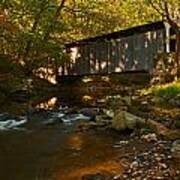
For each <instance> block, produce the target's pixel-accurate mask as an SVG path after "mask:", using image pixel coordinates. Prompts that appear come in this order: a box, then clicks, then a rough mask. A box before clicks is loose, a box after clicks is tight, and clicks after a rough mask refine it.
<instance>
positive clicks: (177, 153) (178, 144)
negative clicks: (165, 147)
mask: <svg viewBox="0 0 180 180" xmlns="http://www.w3.org/2000/svg"><path fill="white" fill-rule="evenodd" d="M171 153H172V157H173V158H174V159H176V160H177V161H180V140H176V141H174V142H173V144H172V148H171Z"/></svg>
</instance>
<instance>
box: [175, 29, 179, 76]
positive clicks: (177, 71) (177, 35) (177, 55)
mask: <svg viewBox="0 0 180 180" xmlns="http://www.w3.org/2000/svg"><path fill="white" fill-rule="evenodd" d="M179 56H180V31H178V32H177V33H176V54H175V61H176V66H177V67H176V68H177V69H176V73H177V74H176V75H177V78H180V57H179Z"/></svg>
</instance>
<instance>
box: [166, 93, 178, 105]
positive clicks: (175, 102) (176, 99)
mask: <svg viewBox="0 0 180 180" xmlns="http://www.w3.org/2000/svg"><path fill="white" fill-rule="evenodd" d="M169 103H170V104H172V105H173V106H177V107H180V94H178V95H177V96H175V97H174V98H171V99H170V100H169Z"/></svg>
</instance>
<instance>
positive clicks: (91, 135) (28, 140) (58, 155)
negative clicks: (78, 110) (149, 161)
mask: <svg viewBox="0 0 180 180" xmlns="http://www.w3.org/2000/svg"><path fill="white" fill-rule="evenodd" d="M73 129H74V125H72V126H68V127H67V126H66V125H63V124H61V126H58V127H49V128H45V129H38V130H34V131H32V132H28V133H23V132H16V133H15V132H9V133H6V134H5V133H1V132H0V145H1V148H0V162H1V163H0V170H1V171H0V179H2V180H12V179H13V180H34V179H43V180H53V179H54V180H76V179H81V176H82V175H84V174H88V173H91V172H112V170H113V171H114V172H118V171H119V170H120V168H121V166H120V164H119V163H118V162H116V161H115V160H113V159H114V158H115V157H117V156H118V154H119V153H120V152H118V150H117V149H115V148H113V144H114V143H115V141H116V140H117V138H116V137H112V134H111V135H110V134H109V133H108V132H106V133H99V134H97V133H95V132H83V133H75V132H74V130H73ZM115 139H116V140H115Z"/></svg>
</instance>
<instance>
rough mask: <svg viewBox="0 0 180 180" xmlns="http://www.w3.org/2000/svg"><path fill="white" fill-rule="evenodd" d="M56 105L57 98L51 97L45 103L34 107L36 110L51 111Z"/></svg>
mask: <svg viewBox="0 0 180 180" xmlns="http://www.w3.org/2000/svg"><path fill="white" fill-rule="evenodd" d="M56 103H57V97H51V98H50V99H48V100H47V101H44V102H41V103H39V104H37V105H36V106H35V108H38V109H53V108H54V107H55V105H56Z"/></svg>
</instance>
